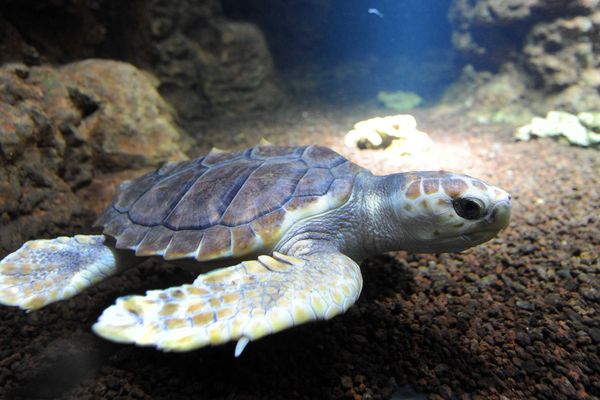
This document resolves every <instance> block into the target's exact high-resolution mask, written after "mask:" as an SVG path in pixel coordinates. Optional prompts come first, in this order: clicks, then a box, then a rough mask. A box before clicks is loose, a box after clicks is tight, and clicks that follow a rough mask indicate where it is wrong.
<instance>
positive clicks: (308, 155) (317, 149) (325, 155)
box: [302, 146, 346, 168]
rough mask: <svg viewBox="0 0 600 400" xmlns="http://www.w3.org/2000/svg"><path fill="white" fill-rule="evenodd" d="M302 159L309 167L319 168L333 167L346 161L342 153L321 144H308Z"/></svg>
mask: <svg viewBox="0 0 600 400" xmlns="http://www.w3.org/2000/svg"><path fill="white" fill-rule="evenodd" d="M302 159H303V160H304V161H306V162H307V164H308V165H310V166H311V167H320V168H333V167H335V166H337V165H339V164H341V163H343V162H344V161H346V159H345V158H344V157H343V156H342V155H340V154H338V153H336V152H334V151H331V150H330V149H328V148H327V147H321V146H309V147H308V148H307V149H306V151H305V152H304V154H303V155H302Z"/></svg>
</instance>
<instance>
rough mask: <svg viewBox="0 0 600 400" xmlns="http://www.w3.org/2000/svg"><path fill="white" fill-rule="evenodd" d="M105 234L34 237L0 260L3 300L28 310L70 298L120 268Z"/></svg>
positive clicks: (0, 288) (0, 286)
mask: <svg viewBox="0 0 600 400" xmlns="http://www.w3.org/2000/svg"><path fill="white" fill-rule="evenodd" d="M104 240H105V237H104V236H102V235H96V236H87V235H77V236H75V237H66V236H63V237H59V238H56V239H41V240H30V241H29V242H27V243H25V244H24V245H23V246H21V248H19V249H18V250H17V251H15V252H14V253H11V254H9V255H8V256H6V257H5V258H4V259H3V260H2V261H0V304H4V305H8V306H18V307H20V308H22V309H24V310H33V309H36V308H41V307H43V306H45V305H47V304H49V303H53V302H55V301H59V300H64V299H68V298H69V297H72V296H74V295H76V294H77V293H79V292H81V291H82V290H84V289H85V288H87V287H89V286H91V285H93V284H94V283H96V282H99V281H101V280H102V279H104V278H106V277H108V276H110V275H112V274H113V273H115V272H116V271H117V264H118V263H117V260H116V257H115V254H114V253H113V250H112V249H111V248H110V247H108V246H106V245H105V244H104Z"/></svg>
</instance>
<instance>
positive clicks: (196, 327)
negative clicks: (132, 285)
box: [93, 252, 362, 356]
mask: <svg viewBox="0 0 600 400" xmlns="http://www.w3.org/2000/svg"><path fill="white" fill-rule="evenodd" d="M361 288H362V277H361V274H360V268H359V267H358V265H357V264H356V263H355V262H354V261H352V260H351V259H350V258H348V257H346V256H345V255H343V254H340V253H336V252H333V253H318V254H314V255H311V256H306V257H304V258H297V257H291V256H288V255H284V254H280V253H277V252H275V253H274V254H273V256H266V255H264V256H260V257H258V260H254V261H245V262H242V263H240V264H237V265H235V266H232V267H228V268H222V269H219V270H215V271H212V272H210V273H207V274H204V275H200V276H199V277H198V278H197V279H196V280H195V281H194V283H193V284H191V285H183V286H179V287H172V288H169V289H165V290H153V291H149V292H147V293H146V295H145V296H126V297H121V298H119V299H117V302H116V304H115V305H113V306H111V307H109V308H108V309H106V310H105V311H104V313H103V314H102V316H101V317H100V318H99V320H98V322H97V323H96V324H95V325H94V327H93V329H94V331H95V332H96V333H97V334H99V335H100V336H103V337H104V338H106V339H110V340H113V341H116V342H123V343H136V344H138V345H152V346H156V347H158V348H160V349H162V350H166V351H188V350H192V349H195V348H199V347H203V346H207V345H216V344H221V343H225V342H228V341H232V340H237V341H238V344H237V347H236V351H235V353H236V356H238V355H239V354H240V353H241V352H242V350H243V349H244V347H245V346H246V344H247V343H248V342H249V341H251V340H256V339H258V338H260V337H262V336H265V335H269V334H271V333H275V332H279V331H281V330H283V329H286V328H289V327H292V326H295V325H299V324H303V323H306V322H309V321H315V320H321V319H329V318H332V317H334V316H335V315H338V314H341V313H343V312H345V311H346V310H347V309H348V308H349V307H350V306H351V305H352V304H354V302H355V301H356V300H357V298H358V296H359V294H360V291H361Z"/></svg>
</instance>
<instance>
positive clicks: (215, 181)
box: [164, 160, 260, 230]
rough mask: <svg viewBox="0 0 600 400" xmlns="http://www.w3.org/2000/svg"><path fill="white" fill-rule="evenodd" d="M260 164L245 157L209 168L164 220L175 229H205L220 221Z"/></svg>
mask: <svg viewBox="0 0 600 400" xmlns="http://www.w3.org/2000/svg"><path fill="white" fill-rule="evenodd" d="M259 165H260V164H259V163H257V162H255V161H251V160H247V161H246V160H244V161H241V162H238V163H235V164H226V165H224V166H219V167H215V168H211V169H209V170H207V171H206V172H205V173H204V174H203V175H202V179H198V180H197V181H196V182H194V184H193V185H191V186H190V187H189V189H188V190H187V191H186V192H185V193H184V194H183V196H182V197H181V199H180V200H179V202H178V203H177V205H176V206H175V207H174V208H172V211H171V212H170V214H169V215H168V216H166V218H165V219H164V224H165V225H166V226H167V227H169V228H171V229H173V230H181V229H204V228H208V227H210V226H213V225H215V224H217V223H218V222H219V220H220V219H221V216H222V215H223V212H224V211H225V210H226V209H227V207H228V205H229V203H230V202H231V200H233V198H234V196H235V195H236V194H237V193H238V191H239V190H240V188H241V187H242V186H243V185H244V182H245V181H246V179H248V177H249V176H250V174H252V172H253V171H254V170H255V169H256V168H257V167H258V166H259Z"/></svg>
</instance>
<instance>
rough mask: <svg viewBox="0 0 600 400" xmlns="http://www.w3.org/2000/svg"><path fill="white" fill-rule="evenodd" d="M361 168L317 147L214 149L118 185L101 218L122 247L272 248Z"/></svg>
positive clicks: (335, 203) (184, 250)
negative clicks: (113, 197)
mask: <svg viewBox="0 0 600 400" xmlns="http://www.w3.org/2000/svg"><path fill="white" fill-rule="evenodd" d="M361 171H364V170H363V169H362V168H361V167H359V166H357V165H356V164H353V163H351V162H350V161H348V160H346V159H345V158H344V157H342V156H341V155H339V154H338V153H336V152H334V151H333V150H330V149H328V148H326V147H319V146H306V147H277V146H270V145H261V146H256V147H252V148H249V149H246V150H243V151H238V152H231V153H229V152H222V151H212V152H211V153H209V154H208V155H207V156H205V157H202V158H198V159H196V160H189V161H184V162H180V163H169V164H166V165H164V166H163V167H161V168H159V169H158V170H157V171H155V172H152V173H149V174H147V175H144V176H142V177H140V178H137V179H135V180H133V181H131V182H127V183H125V184H123V185H121V188H120V192H119V193H118V195H117V196H116V198H115V199H114V201H113V203H112V205H111V206H110V207H109V208H108V209H107V210H106V211H105V212H104V214H103V215H102V216H100V218H99V219H98V221H97V222H96V224H97V225H99V226H103V227H104V233H105V234H106V235H110V236H113V237H114V238H115V239H116V246H117V248H120V249H131V250H135V251H136V254H137V255H140V256H150V255H161V256H163V257H164V258H166V259H177V258H185V257H192V258H196V259H197V260H199V261H206V260H213V259H217V258H222V257H241V256H243V255H245V254H249V253H254V252H260V251H265V250H268V249H269V248H270V247H271V246H273V245H274V244H275V243H276V242H277V240H278V239H279V238H280V237H281V236H282V235H283V233H285V230H286V229H288V228H289V226H290V225H291V224H293V223H294V222H297V221H298V220H300V219H302V218H306V217H310V216H312V215H316V214H319V213H322V212H324V211H327V210H329V209H332V208H335V207H339V206H340V205H342V204H343V203H344V202H346V200H347V199H348V198H349V197H350V194H351V192H352V187H353V183H354V179H355V177H356V175H357V174H358V173H359V172H361Z"/></svg>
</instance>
